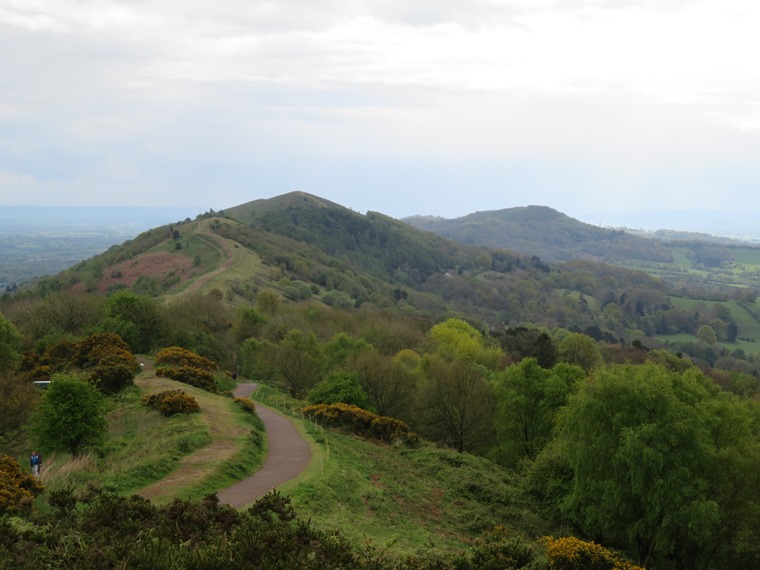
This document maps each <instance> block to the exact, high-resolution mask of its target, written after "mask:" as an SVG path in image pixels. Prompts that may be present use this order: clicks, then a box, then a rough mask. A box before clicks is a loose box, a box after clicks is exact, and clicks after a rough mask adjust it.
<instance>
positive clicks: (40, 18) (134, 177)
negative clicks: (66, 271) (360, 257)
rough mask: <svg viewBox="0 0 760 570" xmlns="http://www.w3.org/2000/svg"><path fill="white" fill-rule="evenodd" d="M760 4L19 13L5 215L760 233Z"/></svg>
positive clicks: (12, 14) (234, 1)
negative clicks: (753, 221)
mask: <svg viewBox="0 0 760 570" xmlns="http://www.w3.org/2000/svg"><path fill="white" fill-rule="evenodd" d="M758 30H760V2H757V1H756V0H704V1H691V0H555V1H550V0H469V1H465V0H398V1H396V0H351V1H346V0H277V1H276V0H271V1H269V0H263V1H262V0H217V1H208V0H152V1H145V0H130V1H126V0H125V1H111V0H97V1H96V0H93V1H88V0H0V204H2V205H36V204H45V205H58V204H66V205H160V206H176V205H182V206H190V207H196V208H197V209H198V211H205V210H207V209H208V208H213V209H216V210H218V209H223V208H225V207H229V206H234V205H237V204H241V203H244V202H247V201H250V200H254V199H258V198H269V197H272V196H276V195H278V194H282V193H285V192H289V191H291V190H303V191H305V192H309V193H312V194H316V195H318V196H322V197H324V198H327V199H330V200H333V201H335V202H338V203H340V204H342V205H344V206H347V207H350V208H352V209H354V210H356V211H359V212H362V213H363V212H365V211H367V210H373V211H379V212H383V213H386V214H388V215H391V216H394V217H404V216H408V215H413V214H434V215H440V216H445V217H457V216H461V215H464V214H467V213H470V212H473V211H478V210H496V209H501V208H509V207H514V206H524V205H528V204H539V205H545V206H550V207H552V208H555V209H557V210H560V211H562V212H564V213H567V214H569V215H571V216H573V217H576V218H578V219H580V220H583V221H587V222H592V223H602V224H605V225H608V224H615V223H618V222H617V220H619V219H620V216H621V215H622V214H623V213H626V214H640V213H648V212H654V211H668V210H689V209H696V210H704V211H721V212H731V211H737V212H743V213H745V214H746V213H747V212H751V213H759V212H760V198H759V197H758V192H757V190H758V188H760V64H758V54H760V32H758Z"/></svg>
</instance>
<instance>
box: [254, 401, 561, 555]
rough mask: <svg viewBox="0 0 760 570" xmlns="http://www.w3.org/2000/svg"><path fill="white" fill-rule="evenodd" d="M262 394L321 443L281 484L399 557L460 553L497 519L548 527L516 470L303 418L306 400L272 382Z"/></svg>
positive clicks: (297, 500) (318, 521)
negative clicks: (307, 468)
mask: <svg viewBox="0 0 760 570" xmlns="http://www.w3.org/2000/svg"><path fill="white" fill-rule="evenodd" d="M256 397H257V399H260V400H262V401H264V402H266V403H267V404H268V405H271V406H273V407H278V408H279V409H284V410H285V411H286V413H291V414H293V418H294V421H295V422H296V423H297V424H300V425H301V427H302V429H304V430H305V431H307V432H308V433H309V434H310V436H311V438H312V439H313V440H314V442H315V443H316V444H317V446H318V447H319V448H320V450H321V454H320V456H319V457H315V460H314V461H313V462H312V468H311V472H310V473H306V474H303V475H302V476H301V477H300V478H299V480H297V481H294V482H291V484H290V485H288V486H287V488H281V490H282V491H283V492H286V493H287V494H289V495H290V496H291V499H292V501H293V505H294V506H295V508H296V510H297V512H298V513H299V514H300V515H301V516H303V517H306V518H311V520H312V524H314V525H315V526H317V527H318V528H321V529H323V530H329V529H338V530H340V531H341V533H343V534H344V535H345V536H346V537H347V538H348V539H349V541H351V542H352V543H354V544H364V543H368V542H369V543H371V544H372V545H374V546H375V547H378V548H386V547H390V548H391V551H392V552H393V553H396V554H398V555H400V556H403V555H406V554H412V553H415V552H424V553H426V554H436V553H437V554H441V553H450V552H456V551H459V550H461V549H462V546H463V544H465V545H466V544H468V543H470V542H471V541H472V540H473V539H474V538H475V537H477V536H478V535H479V534H480V533H481V532H482V531H484V530H486V529H489V528H491V527H493V526H495V525H499V524H501V525H505V526H507V527H509V528H510V529H511V530H513V531H515V532H517V533H521V534H524V535H526V536H529V537H536V536H540V535H541V534H542V533H544V532H548V530H549V529H548V528H546V527H545V526H544V523H543V522H542V520H541V519H540V518H539V517H538V516H537V515H536V514H535V513H534V512H532V511H531V509H530V508H528V506H527V503H526V502H525V500H524V499H523V495H522V493H521V491H520V488H519V486H518V484H517V475H515V474H514V473H512V472H510V471H508V470H505V469H503V468H501V467H499V466H497V465H495V464H494V463H492V462H490V461H488V460H486V459H483V458H480V457H475V456H472V455H467V454H459V453H457V452H455V451H452V450H448V449H439V448H436V447H434V446H432V445H428V444H423V445H421V446H420V447H419V448H415V449H408V448H404V447H395V446H388V445H380V444H376V443H373V442H369V441H365V440H362V439H360V438H357V437H354V436H349V435H346V434H342V433H340V432H337V431H333V430H327V429H322V428H321V427H319V426H315V425H313V424H311V422H309V421H308V420H302V419H301V415H300V409H301V408H302V407H303V405H304V404H303V402H299V401H296V400H292V399H291V398H289V397H287V396H286V395H284V394H282V393H278V392H277V391H275V390H273V389H272V388H268V387H261V388H260V389H259V392H257V393H256Z"/></svg>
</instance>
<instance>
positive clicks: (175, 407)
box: [142, 390, 201, 416]
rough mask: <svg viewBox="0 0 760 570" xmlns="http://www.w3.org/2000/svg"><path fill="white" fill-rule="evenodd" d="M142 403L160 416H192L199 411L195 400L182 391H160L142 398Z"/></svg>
mask: <svg viewBox="0 0 760 570" xmlns="http://www.w3.org/2000/svg"><path fill="white" fill-rule="evenodd" d="M142 401H143V404H145V405H146V406H147V407H149V408H152V409H154V410H158V411H159V412H160V413H161V415H162V416H173V415H174V414H192V413H193V412H199V411H200V410H201V408H200V406H199V405H198V402H197V400H196V399H195V398H193V397H192V396H191V395H190V394H186V393H185V392H183V391H182V390H162V391H160V392H155V393H154V394H151V395H150V396H143V398H142Z"/></svg>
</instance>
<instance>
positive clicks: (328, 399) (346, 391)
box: [309, 372, 367, 409]
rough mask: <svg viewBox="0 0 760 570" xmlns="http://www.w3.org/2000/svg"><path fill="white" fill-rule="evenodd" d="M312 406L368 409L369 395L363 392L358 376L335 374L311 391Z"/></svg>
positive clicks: (348, 373) (344, 373)
mask: <svg viewBox="0 0 760 570" xmlns="http://www.w3.org/2000/svg"><path fill="white" fill-rule="evenodd" d="M309 402H310V403H312V404H338V403H342V404H349V405H352V406H357V407H359V408H365V409H366V407H367V394H365V393H364V390H362V386H361V384H359V380H358V379H357V378H356V374H354V373H351V372H334V373H332V374H330V375H329V376H328V377H327V378H325V379H324V380H323V381H322V382H320V383H319V384H317V385H316V386H315V387H314V388H312V389H311V390H310V391H309Z"/></svg>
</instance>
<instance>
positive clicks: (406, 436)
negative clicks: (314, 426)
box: [303, 404, 419, 445]
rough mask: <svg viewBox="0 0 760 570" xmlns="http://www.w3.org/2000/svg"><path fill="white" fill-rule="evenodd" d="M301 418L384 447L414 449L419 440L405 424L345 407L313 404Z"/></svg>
mask: <svg viewBox="0 0 760 570" xmlns="http://www.w3.org/2000/svg"><path fill="white" fill-rule="evenodd" d="M303 412H304V414H306V415H307V416H309V417H310V418H312V419H314V420H315V421H318V422H321V423H322V424H324V425H326V426H330V427H336V428H341V429H345V430H346V431H348V432H350V433H353V434H356V435H359V436H362V437H366V438H371V439H378V440H380V441H384V442H386V443H395V442H401V443H405V444H407V445H415V444H417V443H418V441H419V438H418V436H417V434H415V433H414V432H412V431H410V429H409V426H408V425H407V424H406V422H403V421H401V420H397V419H395V418H391V417H388V416H378V415H376V414H373V413H372V412H369V411H367V410H363V409H362V408H358V407H356V406H351V405H349V404H317V405H314V406H306V407H305V408H304V410H303Z"/></svg>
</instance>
